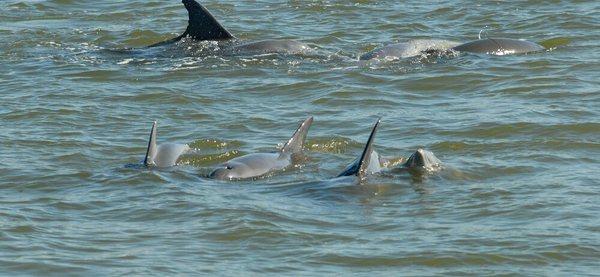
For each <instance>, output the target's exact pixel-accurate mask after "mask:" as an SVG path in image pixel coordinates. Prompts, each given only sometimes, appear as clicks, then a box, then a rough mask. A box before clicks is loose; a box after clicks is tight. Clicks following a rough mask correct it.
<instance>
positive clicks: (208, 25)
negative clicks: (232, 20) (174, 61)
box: [149, 0, 235, 47]
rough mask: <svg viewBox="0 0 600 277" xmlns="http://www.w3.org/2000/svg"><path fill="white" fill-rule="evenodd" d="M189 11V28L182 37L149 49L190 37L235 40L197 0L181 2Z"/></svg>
mask: <svg viewBox="0 0 600 277" xmlns="http://www.w3.org/2000/svg"><path fill="white" fill-rule="evenodd" d="M181 2H182V3H183V5H184V6H185V8H186V9H187V11H188V16H189V20H188V26H187V29H186V30H185V32H184V33H183V34H181V35H180V36H178V37H176V38H173V39H170V40H167V41H163V42H159V43H157V44H153V45H150V46H149V47H154V46H160V45H164V44H168V43H172V42H177V41H179V40H181V39H182V38H184V37H186V36H189V37H190V38H192V39H193V40H197V41H202V40H227V39H233V38H235V37H234V36H233V35H232V34H231V33H230V32H229V31H227V30H226V29H225V28H224V27H223V26H221V24H220V23H219V22H218V21H217V19H215V17H214V16H213V15H212V14H211V13H210V12H209V11H208V10H207V9H206V8H205V7H204V6H202V5H200V3H198V2H196V1H195V0H182V1H181Z"/></svg>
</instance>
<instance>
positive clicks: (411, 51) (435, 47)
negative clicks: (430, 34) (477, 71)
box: [358, 39, 460, 61]
mask: <svg viewBox="0 0 600 277" xmlns="http://www.w3.org/2000/svg"><path fill="white" fill-rule="evenodd" d="M459 44H460V43H458V42H455V41H450V40H443V39H411V40H408V41H406V42H400V43H394V44H388V45H385V46H382V47H377V48H375V49H373V50H371V51H369V52H367V53H365V54H362V55H361V56H360V57H359V58H358V59H359V60H361V61H366V60H372V59H404V58H410V57H415V56H419V55H423V54H428V53H432V52H440V53H442V52H444V51H447V50H450V49H451V48H452V47H455V46H457V45H459Z"/></svg>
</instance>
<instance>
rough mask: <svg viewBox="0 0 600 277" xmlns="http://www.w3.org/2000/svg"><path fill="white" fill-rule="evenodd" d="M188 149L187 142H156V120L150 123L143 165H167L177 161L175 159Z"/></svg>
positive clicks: (172, 164)
mask: <svg viewBox="0 0 600 277" xmlns="http://www.w3.org/2000/svg"><path fill="white" fill-rule="evenodd" d="M188 150H190V147H189V146H188V145H187V144H176V143H163V144H160V145H157V144H156V121H154V123H152V130H151V131H150V139H149V141H148V149H147V150H146V157H145V158H144V165H145V166H156V167H169V166H174V165H175V164H176V163H177V159H178V158H179V156H181V155H182V154H183V153H185V152H187V151H188Z"/></svg>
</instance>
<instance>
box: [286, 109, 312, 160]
mask: <svg viewBox="0 0 600 277" xmlns="http://www.w3.org/2000/svg"><path fill="white" fill-rule="evenodd" d="M312 122H313V117H312V116H310V117H308V118H307V119H306V120H304V122H302V124H300V126H299V127H298V129H297V130H296V132H294V135H292V137H291V138H290V139H289V140H288V141H287V142H286V143H285V145H284V146H283V148H282V149H281V154H282V155H283V154H286V155H292V154H295V153H298V152H301V151H302V148H303V147H304V141H305V140H306V134H308V129H309V128H310V125H311V124H312Z"/></svg>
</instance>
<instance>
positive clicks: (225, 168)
mask: <svg viewBox="0 0 600 277" xmlns="http://www.w3.org/2000/svg"><path fill="white" fill-rule="evenodd" d="M312 122H313V118H312V116H311V117H309V118H307V119H306V120H304V122H302V124H300V127H298V129H297V130H296V132H294V135H292V137H291V138H290V139H289V140H288V141H287V143H286V144H285V145H284V146H283V148H282V149H281V150H280V151H279V152H275V153H253V154H248V155H244V156H240V157H237V158H233V159H231V160H229V161H226V162H224V163H223V164H221V165H220V166H219V167H217V168H216V169H214V170H213V171H212V172H211V173H210V174H209V175H208V177H209V178H212V179H219V180H235V179H246V178H252V177H258V176H262V175H265V174H267V173H269V172H273V171H276V170H282V169H285V168H287V167H289V166H290V165H292V163H293V158H294V157H295V156H296V155H298V154H300V153H301V152H302V148H303V147H304V141H305V140H306V134H307V133H308V129H309V128H310V125H311V124H312Z"/></svg>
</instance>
